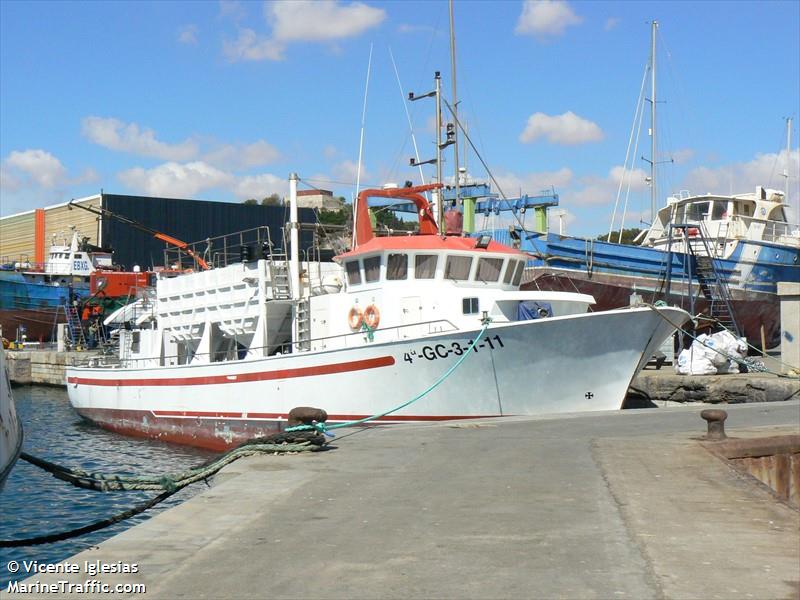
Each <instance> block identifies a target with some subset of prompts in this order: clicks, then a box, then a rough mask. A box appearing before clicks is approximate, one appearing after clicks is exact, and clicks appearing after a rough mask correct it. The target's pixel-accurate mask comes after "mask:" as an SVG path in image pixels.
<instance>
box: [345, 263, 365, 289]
mask: <svg viewBox="0 0 800 600" xmlns="http://www.w3.org/2000/svg"><path fill="white" fill-rule="evenodd" d="M344 268H345V270H346V271H347V283H349V284H350V285H358V284H359V283H361V269H360V268H359V266H358V261H357V260H351V261H349V262H346V263H344Z"/></svg>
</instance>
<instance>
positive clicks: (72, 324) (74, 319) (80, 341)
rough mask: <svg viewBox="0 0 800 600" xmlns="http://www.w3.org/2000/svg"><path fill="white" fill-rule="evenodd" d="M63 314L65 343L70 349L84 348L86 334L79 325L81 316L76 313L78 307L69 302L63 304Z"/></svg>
mask: <svg viewBox="0 0 800 600" xmlns="http://www.w3.org/2000/svg"><path fill="white" fill-rule="evenodd" d="M64 314H66V317H67V336H68V338H69V339H68V340H67V343H68V345H69V347H70V349H72V350H75V349H77V348H86V336H85V335H84V333H83V326H82V325H81V316H80V314H79V313H78V308H77V307H76V306H72V305H71V304H67V303H65V304H64Z"/></svg>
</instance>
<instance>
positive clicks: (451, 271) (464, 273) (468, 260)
mask: <svg viewBox="0 0 800 600" xmlns="http://www.w3.org/2000/svg"><path fill="white" fill-rule="evenodd" d="M471 268H472V257H471V256H448V257H447V262H446V263H445V265H444V278H445V279H454V280H456V281H465V280H467V279H469V270H470V269H471Z"/></svg>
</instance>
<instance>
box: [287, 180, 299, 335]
mask: <svg viewBox="0 0 800 600" xmlns="http://www.w3.org/2000/svg"><path fill="white" fill-rule="evenodd" d="M298 179H299V177H298V176H297V173H290V174H289V245H290V246H291V255H290V259H289V260H290V264H289V272H290V273H291V278H292V279H291V281H292V300H299V299H300V239H299V238H300V236H299V230H300V224H299V223H298V222H297V180H298ZM295 341H296V339H295Z"/></svg>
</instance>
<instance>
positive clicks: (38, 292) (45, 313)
mask: <svg viewBox="0 0 800 600" xmlns="http://www.w3.org/2000/svg"><path fill="white" fill-rule="evenodd" d="M46 279H47V280H46ZM70 279H72V278H71V277H48V276H46V275H41V274H39V275H36V276H32V277H27V276H26V274H24V273H20V272H16V271H0V326H2V331H3V336H4V337H5V338H6V339H16V338H17V333H18V332H19V334H20V335H21V334H22V333H24V334H25V335H26V336H27V340H28V341H39V342H46V341H51V340H52V338H53V336H54V332H55V330H56V325H57V324H58V323H63V322H65V321H66V315H65V314H64V311H63V310H62V309H61V307H62V306H64V305H65V304H66V303H67V302H69V299H70V293H72V294H74V295H76V296H84V295H86V294H87V292H88V289H89V283H88V281H76V282H72V283H70V282H69V281H68V280H70Z"/></svg>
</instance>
